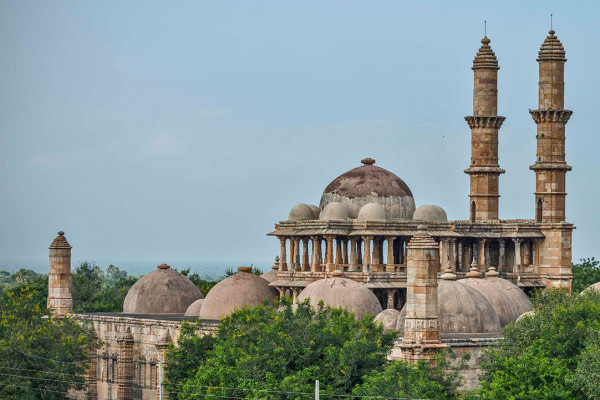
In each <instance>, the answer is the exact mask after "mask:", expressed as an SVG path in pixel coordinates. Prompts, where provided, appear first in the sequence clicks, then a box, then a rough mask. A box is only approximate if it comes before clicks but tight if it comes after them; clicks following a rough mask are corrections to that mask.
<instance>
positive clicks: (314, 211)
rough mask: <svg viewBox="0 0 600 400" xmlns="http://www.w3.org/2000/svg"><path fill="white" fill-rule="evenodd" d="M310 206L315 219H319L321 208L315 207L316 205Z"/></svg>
mask: <svg viewBox="0 0 600 400" xmlns="http://www.w3.org/2000/svg"><path fill="white" fill-rule="evenodd" d="M308 206H309V207H310V209H311V210H312V212H313V219H319V207H317V206H315V205H314V204H309V205H308Z"/></svg>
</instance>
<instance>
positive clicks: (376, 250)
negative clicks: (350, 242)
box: [371, 237, 381, 270]
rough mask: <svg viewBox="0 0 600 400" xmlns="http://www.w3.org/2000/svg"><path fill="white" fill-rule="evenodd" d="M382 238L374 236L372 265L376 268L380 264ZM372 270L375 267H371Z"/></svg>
mask: <svg viewBox="0 0 600 400" xmlns="http://www.w3.org/2000/svg"><path fill="white" fill-rule="evenodd" d="M380 240H381V239H380V238H378V237H374V238H373V255H372V257H371V265H372V266H373V267H375V268H377V266H378V265H379V258H380V254H379V241H380ZM371 270H373V268H371Z"/></svg>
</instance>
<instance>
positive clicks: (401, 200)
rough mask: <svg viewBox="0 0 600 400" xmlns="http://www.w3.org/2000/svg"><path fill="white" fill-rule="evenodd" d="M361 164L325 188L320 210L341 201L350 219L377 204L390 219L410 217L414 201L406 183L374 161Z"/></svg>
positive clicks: (367, 159)
mask: <svg viewBox="0 0 600 400" xmlns="http://www.w3.org/2000/svg"><path fill="white" fill-rule="evenodd" d="M362 163H363V164H364V165H363V166H361V167H358V168H354V169H352V170H350V171H348V172H346V173H345V174H342V175H340V176H338V177H337V178H335V179H334V180H333V181H332V182H331V183H330V184H329V185H328V186H327V187H326V188H325V191H324V192H323V195H322V196H321V204H320V208H321V210H323V209H324V208H325V206H327V205H328V204H329V203H332V202H340V203H342V204H344V205H346V207H347V208H348V213H349V215H350V218H357V217H358V212H359V210H360V209H361V207H362V206H364V205H365V204H367V203H378V204H380V205H381V206H382V207H383V209H384V210H385V214H386V218H387V219H398V218H405V219H409V218H411V217H412V215H413V213H414V211H415V201H414V199H413V195H412V192H411V191H410V189H409V188H408V186H407V185H406V183H404V181H403V180H402V179H400V178H398V177H397V176H396V175H394V174H393V173H391V172H390V171H387V170H385V169H383V168H379V167H376V166H375V165H373V164H374V163H375V160H373V159H371V158H366V159H364V160H362Z"/></svg>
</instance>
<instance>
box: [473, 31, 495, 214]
mask: <svg viewBox="0 0 600 400" xmlns="http://www.w3.org/2000/svg"><path fill="white" fill-rule="evenodd" d="M481 43H482V45H481V48H480V49H479V51H478V52H477V54H476V55H475V60H474V61H473V68H472V69H473V72H474V75H475V85H474V88H473V115H471V116H468V117H465V120H466V121H467V123H468V124H469V128H471V165H469V168H467V169H466V170H465V173H467V174H469V175H470V177H471V194H469V197H470V202H469V203H470V204H469V210H470V217H469V218H470V220H471V222H480V221H486V220H491V219H498V198H499V197H500V195H499V194H498V175H500V174H503V173H504V170H503V169H502V168H500V166H499V165H498V130H499V129H500V126H502V122H503V121H504V117H499V116H498V70H499V69H500V67H498V60H497V59H496V55H495V54H494V52H493V51H492V48H491V47H490V39H488V37H487V36H484V38H483V39H481Z"/></svg>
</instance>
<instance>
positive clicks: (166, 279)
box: [123, 264, 204, 314]
mask: <svg viewBox="0 0 600 400" xmlns="http://www.w3.org/2000/svg"><path fill="white" fill-rule="evenodd" d="M170 268H171V267H169V266H168V265H166V264H161V265H159V266H158V269H157V270H156V271H153V272H150V273H149V274H146V275H144V276H143V277H142V278H140V279H139V280H138V281H137V282H136V283H135V284H134V285H133V286H132V287H131V289H129V292H127V296H125V301H124V302H123V313H125V314H183V313H185V312H186V310H187V308H188V307H189V306H190V304H192V303H193V302H195V301H196V300H198V299H202V298H203V297H204V296H202V293H200V290H198V288H197V287H196V285H194V283H193V282H192V281H190V280H189V279H188V278H187V276H183V275H181V274H180V273H179V272H177V271H173V270H172V269H170Z"/></svg>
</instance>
